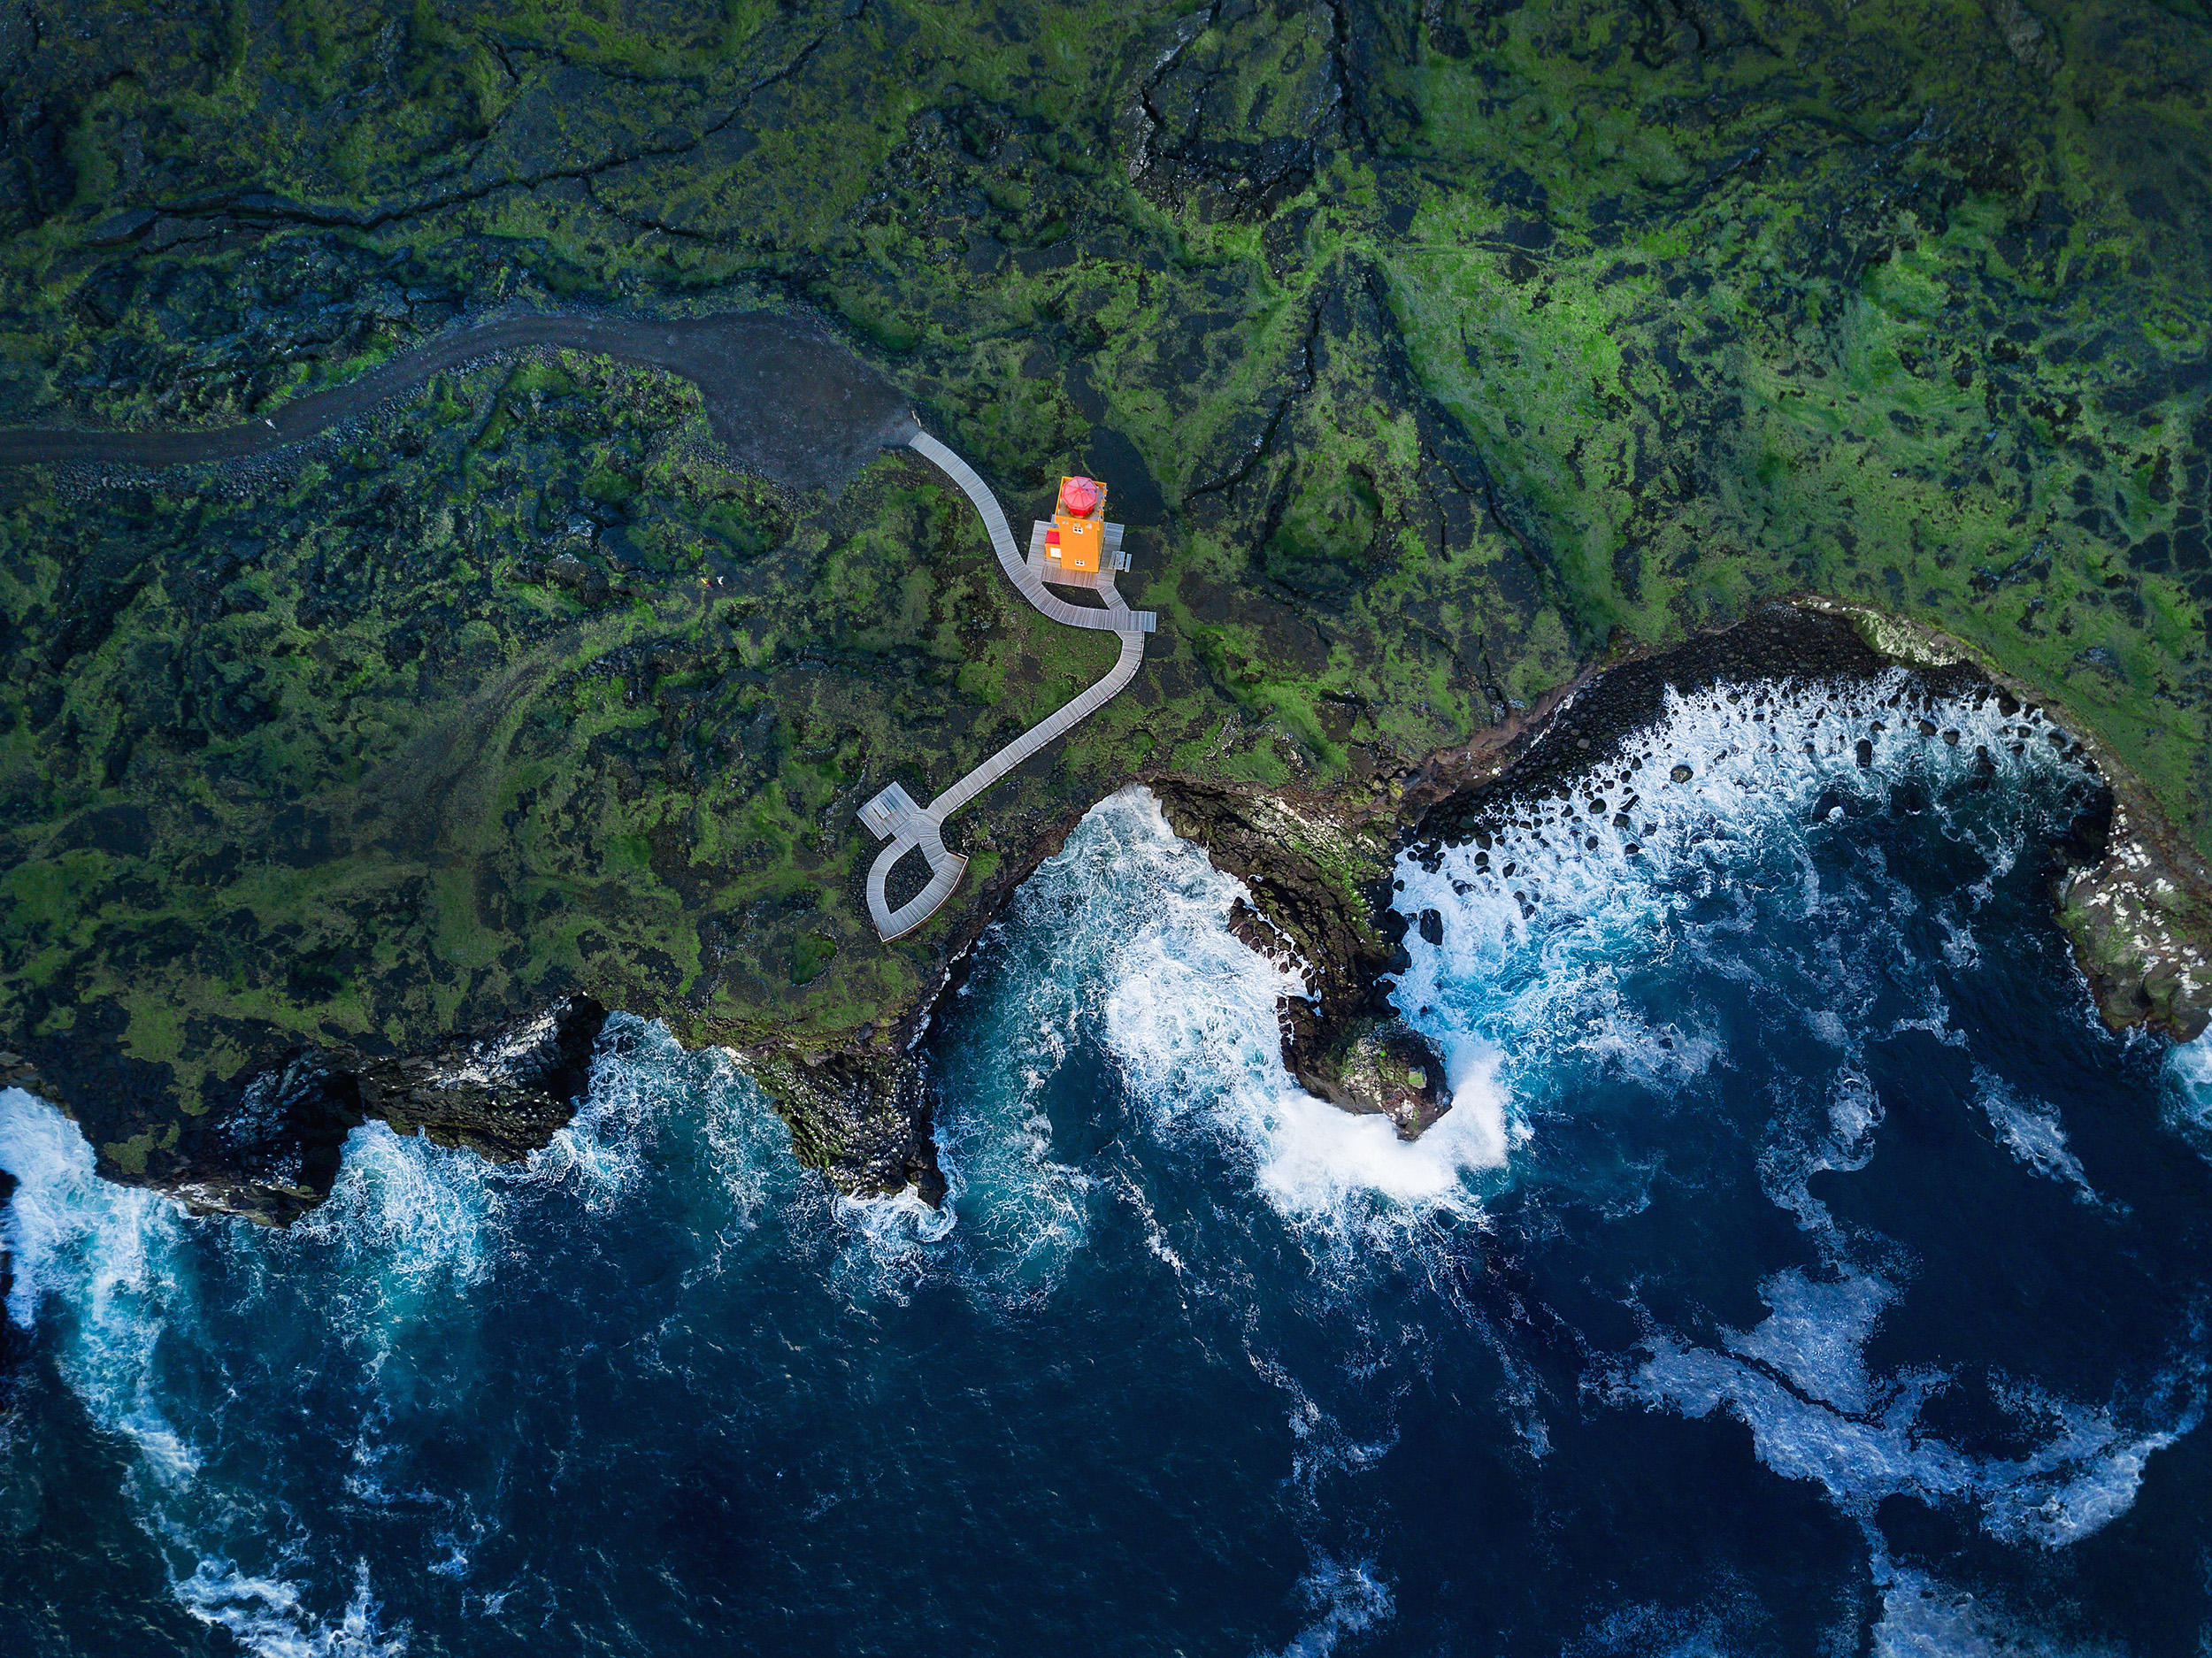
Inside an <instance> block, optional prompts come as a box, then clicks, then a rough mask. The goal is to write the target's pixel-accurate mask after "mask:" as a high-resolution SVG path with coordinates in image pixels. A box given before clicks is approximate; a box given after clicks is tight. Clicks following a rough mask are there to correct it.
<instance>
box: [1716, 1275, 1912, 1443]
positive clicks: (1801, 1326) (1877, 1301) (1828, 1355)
mask: <svg viewBox="0 0 2212 1658" xmlns="http://www.w3.org/2000/svg"><path fill="white" fill-rule="evenodd" d="M1895 1293H1896V1292H1895V1291H1893V1289H1892V1288H1891V1287H1890V1286H1888V1285H1886V1284H1885V1283H1883V1282H1882V1281H1881V1279H1879V1278H1871V1277H1869V1276H1868V1275H1866V1274H1865V1273H1863V1272H1851V1273H1847V1274H1846V1275H1845V1276H1843V1277H1842V1278H1837V1279H1834V1280H1833V1281H1831V1282H1825V1283H1816V1282H1814V1281H1812V1280H1810V1279H1809V1278H1806V1276H1805V1275H1804V1274H1803V1273H1802V1272H1799V1271H1788V1272H1781V1273H1777V1274H1776V1275H1775V1276H1774V1277H1773V1278H1769V1279H1768V1280H1767V1281H1766V1282H1765V1283H1763V1284H1762V1285H1761V1286H1759V1294H1760V1297H1761V1298H1762V1299H1763V1301H1765V1302H1766V1304H1767V1306H1768V1308H1769V1309H1770V1311H1769V1313H1768V1316H1766V1317H1765V1318H1764V1319H1763V1320H1761V1321H1760V1323H1759V1324H1756V1325H1755V1326H1754V1327H1753V1328H1752V1329H1751V1330H1750V1331H1749V1332H1745V1333H1740V1334H1739V1333H1736V1332H1731V1333H1730V1334H1729V1335H1728V1336H1727V1338H1726V1339H1725V1345H1726V1346H1727V1348H1728V1350H1729V1351H1730V1352H1731V1353H1735V1354H1740V1355H1742V1356H1743V1357H1745V1358H1747V1359H1757V1360H1759V1361H1760V1362H1763V1363H1764V1364H1766V1365H1768V1366H1770V1368H1772V1369H1774V1370H1778V1371H1780V1372H1781V1373H1782V1374H1783V1375H1784V1376H1786V1377H1787V1378H1789V1379H1790V1381H1791V1382H1792V1383H1793V1384H1794V1385H1795V1386H1796V1387H1797V1390H1798V1391H1799V1392H1800V1393H1804V1394H1805V1395H1807V1396H1808V1397H1809V1398H1812V1399H1816V1400H1818V1401H1820V1402H1821V1403H1823V1404H1824V1405H1830V1406H1832V1407H1834V1408H1835V1409H1838V1410H1840V1411H1845V1412H1849V1413H1853V1414H1856V1413H1861V1412H1864V1411H1866V1410H1868V1409H1871V1408H1872V1406H1873V1403H1874V1390H1873V1387H1872V1385H1871V1384H1870V1382H1869V1381H1868V1380H1867V1375H1866V1362H1865V1359H1864V1357H1863V1355H1862V1352H1861V1349H1862V1348H1863V1347H1865V1345H1866V1341H1867V1338H1868V1337H1870V1336H1871V1335H1872V1334H1873V1333H1874V1325H1875V1323H1876V1321H1877V1320H1878V1319H1879V1318H1880V1317H1881V1316H1882V1313H1883V1311H1884V1309H1886V1308H1887V1307H1888V1306H1889V1304H1890V1302H1891V1301H1892V1300H1893V1298H1894V1296H1895Z"/></svg>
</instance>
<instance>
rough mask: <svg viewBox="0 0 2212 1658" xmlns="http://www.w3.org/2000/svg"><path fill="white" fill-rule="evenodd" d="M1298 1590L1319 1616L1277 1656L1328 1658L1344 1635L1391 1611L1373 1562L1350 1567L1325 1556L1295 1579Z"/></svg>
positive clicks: (1363, 1629) (1370, 1624)
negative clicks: (1303, 1574)
mask: <svg viewBox="0 0 2212 1658" xmlns="http://www.w3.org/2000/svg"><path fill="white" fill-rule="evenodd" d="M1298 1594H1299V1598H1300V1599H1301V1600H1303V1601H1304V1602H1305V1604H1306V1606H1307V1607H1308V1608H1310V1610H1311V1611H1313V1612H1315V1613H1317V1614H1318V1615H1319V1616H1317V1617H1316V1618H1315V1619H1314V1621H1313V1622H1312V1623H1309V1624H1307V1625H1306V1626H1305V1628H1303V1629H1302V1630H1300V1631H1298V1633H1297V1634H1296V1635H1294V1636H1293V1637H1292V1638H1291V1639H1290V1642H1289V1644H1288V1645H1287V1646H1284V1647H1283V1648H1282V1649H1281V1652H1280V1658H1329V1654H1331V1653H1333V1652H1334V1651H1335V1650H1336V1649H1337V1646H1338V1644H1339V1643H1340V1642H1341V1641H1342V1640H1343V1639H1344V1638H1345V1637H1346V1636H1347V1635H1359V1634H1364V1633H1365V1632H1366V1631H1369V1630H1371V1629H1372V1628H1374V1627H1375V1626H1376V1625H1377V1624H1378V1623H1381V1622H1383V1621H1384V1620H1385V1619H1386V1618H1387V1617H1388V1616H1390V1614H1391V1612H1392V1610H1393V1604H1392V1600H1391V1595H1390V1587H1389V1585H1387V1584H1386V1583H1384V1582H1383V1581H1382V1580H1381V1579H1379V1577H1376V1576H1375V1562H1373V1561H1371V1560H1363V1561H1355V1562H1351V1563H1350V1564H1346V1563H1344V1562H1340V1561H1338V1560H1335V1559H1333V1558H1332V1557H1331V1556H1329V1555H1326V1554H1324V1555H1322V1556H1320V1557H1319V1558H1318V1559H1317V1561H1316V1562H1314V1567H1313V1570H1310V1571H1309V1572H1308V1573H1307V1574H1306V1575H1305V1576H1304V1577H1301V1578H1300V1579H1299V1580H1298Z"/></svg>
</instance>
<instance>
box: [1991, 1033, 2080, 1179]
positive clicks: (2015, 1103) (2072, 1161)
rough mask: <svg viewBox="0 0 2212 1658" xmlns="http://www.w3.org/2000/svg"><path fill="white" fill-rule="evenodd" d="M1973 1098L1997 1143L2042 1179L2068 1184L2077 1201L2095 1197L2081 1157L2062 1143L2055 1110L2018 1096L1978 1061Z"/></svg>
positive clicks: (2063, 1134) (2061, 1134)
mask: <svg viewBox="0 0 2212 1658" xmlns="http://www.w3.org/2000/svg"><path fill="white" fill-rule="evenodd" d="M1974 1102H1975V1104H1977V1105H1978V1106H1979V1107H1981V1109H1982V1110H1983V1112H1984V1113H1985V1115H1986V1116H1987V1117H1988V1118H1989V1122H1990V1126H1991V1127H1993V1128H1994V1129H1995V1130H1996V1131H1997V1143H1998V1144H1999V1145H2001V1146H2002V1147H2003V1148H2005V1149H2006V1150H2007V1151H2008V1152H2010V1153H2011V1154H2012V1155H2014V1156H2015V1157H2016V1158H2018V1159H2019V1160H2020V1161H2021V1162H2022V1163H2025V1164H2026V1165H2027V1166H2028V1167H2029V1168H2031V1169H2032V1170H2034V1171H2036V1173H2038V1174H2039V1175H2041V1176H2043V1177H2044V1178H2046V1179H2049V1180H2057V1181H2061V1182H2062V1183H2064V1184H2066V1185H2069V1186H2072V1187H2073V1188H2074V1196H2075V1198H2076V1199H2077V1200H2078V1201H2080V1202H2084V1203H2095V1202H2096V1201H2098V1198H2097V1194H2096V1192H2095V1190H2094V1189H2093V1188H2092V1187H2091V1186H2090V1184H2089V1176H2088V1174H2087V1173H2086V1172H2085V1171H2084V1170H2083V1168H2082V1166H2081V1159H2080V1158H2078V1157H2077V1156H2075V1155H2074V1154H2073V1151H2072V1149H2071V1148H2069V1147H2068V1145H2067V1144H2066V1130H2065V1128H2064V1127H2063V1126H2062V1125H2061V1124H2060V1122H2059V1120H2058V1113H2057V1112H2056V1111H2055V1110H2054V1109H2051V1108H2049V1107H2047V1106H2043V1105H2040V1104H2039V1103H2038V1102H2035V1101H2027V1100H2023V1099H2021V1098H2020V1097H2019V1095H2018V1094H2016V1092H2015V1091H2014V1090H2013V1089H2012V1088H2011V1087H2009V1086H2008V1085H2007V1084H2006V1083H2005V1081H2004V1079H2003V1078H2001V1077H1999V1076H1997V1075H1996V1074H1995V1073H1994V1072H1993V1071H1989V1070H1987V1069H1986V1068H1985V1067H1983V1066H1980V1065H1977V1066H1976V1067H1975V1068H1974Z"/></svg>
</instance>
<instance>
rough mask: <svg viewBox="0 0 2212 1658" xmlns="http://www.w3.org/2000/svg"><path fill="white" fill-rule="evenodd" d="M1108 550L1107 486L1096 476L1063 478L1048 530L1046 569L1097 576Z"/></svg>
mask: <svg viewBox="0 0 2212 1658" xmlns="http://www.w3.org/2000/svg"><path fill="white" fill-rule="evenodd" d="M1105 551H1106V486H1105V485H1104V484H1102V483H1100V482H1099V481H1098V480H1096V479H1094V478H1082V477H1073V478H1063V479H1062V480H1060V496H1059V499H1058V500H1057V501H1056V502H1055V503H1054V507H1053V514H1052V527H1051V528H1050V529H1048V530H1047V531H1046V532H1045V566H1046V569H1047V570H1048V572H1049V571H1051V570H1054V569H1057V570H1060V571H1063V572H1072V573H1074V574H1077V575H1083V576H1094V575H1096V574H1097V573H1098V572H1099V569H1100V566H1101V564H1102V563H1103V561H1104V557H1105ZM1047 579H1048V580H1049V579H1050V578H1049V576H1048V578H1047Z"/></svg>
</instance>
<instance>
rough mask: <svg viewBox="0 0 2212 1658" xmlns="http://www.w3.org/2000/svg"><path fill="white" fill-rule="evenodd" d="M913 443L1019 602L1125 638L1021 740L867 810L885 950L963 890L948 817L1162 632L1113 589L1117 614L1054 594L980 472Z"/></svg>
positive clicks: (917, 437)
mask: <svg viewBox="0 0 2212 1658" xmlns="http://www.w3.org/2000/svg"><path fill="white" fill-rule="evenodd" d="M907 443H908V447H909V448H910V449H913V450H915V452H916V453H918V454H919V455H921V456H923V457H926V459H928V460H929V461H930V462H932V463H933V464H935V465H936V466H937V467H938V469H939V470H940V471H941V472H944V474H945V475H946V476H947V477H949V478H950V479H951V480H953V482H955V483H956V484H958V485H959V486H960V488H961V492H962V493H963V494H964V495H966V496H967V497H968V499H969V500H970V501H971V502H972V503H974V504H975V510H976V511H977V512H978V513H979V514H981V516H982V518H983V527H984V530H985V531H986V533H988V534H989V536H990V538H991V547H992V550H993V551H995V552H996V553H997V554H998V562H999V565H1000V567H1001V568H1002V569H1003V570H1004V571H1005V572H1006V579H1007V580H1009V581H1011V582H1012V583H1013V584H1014V587H1015V588H1016V590H1017V591H1018V592H1019V593H1020V594H1021V595H1022V597H1024V598H1025V599H1026V600H1028V601H1029V603H1031V604H1033V605H1034V606H1035V607H1036V608H1037V610H1040V611H1041V612H1042V613H1043V614H1044V615H1046V616H1048V617H1050V618H1052V619H1053V620H1054V621H1056V622H1061V623H1064V624H1065V625H1066V626H1070V627H1088V628H1094V629H1097V630H1100V631H1102V632H1109V633H1118V634H1120V635H1121V655H1120V656H1118V657H1117V658H1116V659H1115V662H1114V665H1113V666H1112V667H1111V668H1110V669H1109V670H1108V671H1107V673H1106V676H1105V678H1103V679H1100V680H1099V681H1098V682H1097V683H1096V684H1094V685H1092V686H1089V687H1086V688H1085V689H1084V690H1083V692H1082V693H1081V694H1080V695H1078V696H1077V697H1076V698H1075V699H1074V700H1073V701H1072V702H1069V703H1067V704H1066V705H1065V706H1064V707H1063V708H1060V709H1058V710H1056V711H1055V712H1054V713H1053V714H1051V715H1050V716H1049V717H1048V718H1046V719H1044V720H1042V721H1041V722H1039V723H1038V724H1037V725H1033V726H1032V727H1030V729H1029V730H1027V731H1025V732H1024V733H1022V734H1021V735H1020V736H1018V737H1017V738H1015V739H1014V741H1011V742H1010V743H1008V744H1007V745H1006V746H1005V747H1004V748H1001V749H1000V750H999V751H998V752H997V753H996V754H995V755H993V756H991V757H990V758H989V759H987V760H986V761H985V762H984V763H983V764H981V765H979V766H977V767H976V768H975V770H974V771H971V772H969V773H968V774H967V776H965V777H964V778H962V779H960V780H959V781H958V782H956V783H955V784H954V785H953V786H952V787H950V788H949V789H947V790H946V791H945V792H944V793H943V794H940V795H938V796H937V798H936V799H935V800H933V801H932V802H930V803H929V804H928V805H927V806H918V805H916V804H915V803H914V800H913V797H912V796H911V795H910V794H908V793H907V792H906V791H905V790H904V789H903V788H902V787H899V785H897V784H896V783H894V784H892V785H891V787H888V788H887V789H885V790H884V791H883V792H882V793H880V794H878V795H877V796H876V797H875V798H874V799H872V800H871V801H870V802H868V803H867V804H866V805H864V806H863V807H862V808H861V809H860V821H861V822H863V823H864V824H866V825H868V828H869V830H870V832H871V833H873V834H874V835H875V836H876V838H877V839H878V840H880V841H887V843H888V844H887V845H886V846H885V847H884V848H883V850H882V851H880V852H879V853H877V854H876V861H875V863H874V864H872V866H871V867H870V869H869V871H868V915H869V918H870V919H871V920H872V921H873V922H874V923H875V924H876V931H877V933H880V934H881V935H882V938H883V941H884V942H885V943H887V944H888V943H889V942H890V941H891V940H893V939H897V938H903V937H904V936H905V935H906V934H908V933H911V932H912V931H913V930H914V929H915V928H916V927H918V926H920V925H922V923H923V922H925V921H926V920H928V919H929V918H930V917H932V916H933V915H935V914H936V913H937V911H938V910H939V908H940V907H941V905H942V904H943V903H944V902H945V900H947V899H948V898H949V897H951V896H952V894H953V891H954V889H955V888H956V887H958V886H959V885H960V877H961V873H962V871H964V870H966V868H967V867H968V860H967V859H965V858H964V857H962V856H959V855H958V854H957V853H955V852H950V851H948V850H947V849H946V848H945V840H944V825H945V819H946V818H947V817H950V816H951V815H952V814H953V813H954V812H956V811H958V810H960V809H961V808H962V807H963V806H965V805H966V804H967V803H968V802H970V801H972V800H973V799H974V798H975V797H976V796H977V795H979V794H981V793H983V791H984V790H985V789H987V788H988V787H991V785H992V784H994V783H995V782H997V781H998V780H999V779H1001V778H1002V777H1004V776H1005V775H1006V774H1007V773H1008V772H1009V771H1012V770H1013V769H1014V768H1015V767H1016V766H1018V765H1019V764H1021V763H1022V762H1023V761H1025V760H1026V759H1028V758H1029V757H1030V756H1032V755H1034V754H1036V753H1038V752H1040V751H1041V750H1042V749H1043V748H1047V747H1048V746H1050V745H1051V744H1052V743H1055V742H1056V741H1059V740H1060V739H1061V738H1062V737H1064V736H1065V735H1066V734H1067V733H1069V732H1071V731H1072V730H1074V729H1075V727H1076V726H1078V725H1081V724H1082V723H1083V722H1084V721H1085V720H1086V719H1088V718H1090V717H1091V716H1092V715H1093V714H1095V713H1096V712H1097V711H1098V710H1100V709H1102V708H1103V707H1105V706H1106V704H1107V703H1108V702H1111V701H1112V700H1113V698H1114V696H1115V695H1116V694H1118V692H1119V691H1120V690H1121V689H1122V687H1125V686H1126V685H1127V684H1128V683H1129V682H1130V681H1131V680H1132V679H1135V678H1136V677H1137V669H1138V667H1139V665H1140V664H1142V663H1143V661H1144V636H1145V635H1146V634H1147V633H1154V632H1156V631H1157V629H1158V627H1159V618H1158V617H1157V616H1156V615H1155V614H1154V613H1153V612H1152V611H1150V610H1130V609H1129V608H1128V607H1127V606H1126V605H1124V604H1121V603H1118V599H1119V597H1120V595H1118V594H1115V593H1113V592H1112V590H1111V589H1110V588H1109V589H1107V598H1108V603H1109V604H1110V606H1111V608H1110V609H1108V610H1088V609H1086V608H1085V607H1084V606H1082V605H1079V604H1071V603H1068V602H1067V601H1066V600H1065V599H1063V598H1061V597H1060V596H1059V595H1056V594H1054V593H1050V592H1048V591H1047V590H1046V588H1045V584H1044V581H1043V579H1042V578H1041V576H1039V574H1038V573H1037V572H1036V571H1034V570H1033V569H1032V568H1030V566H1029V564H1028V562H1027V561H1026V560H1025V559H1024V558H1023V557H1022V556H1021V553H1020V551H1019V549H1018V548H1017V547H1016V546H1015V542H1014V532H1013V531H1012V529H1011V528H1010V527H1009V526H1008V525H1007V522H1006V514H1005V511H1004V510H1002V508H1001V507H1000V506H999V503H998V497H997V496H996V495H993V494H992V493H991V487H990V486H989V485H988V484H987V483H985V482H984V481H983V480H982V479H981V478H980V477H979V476H978V475H977V473H976V470H975V468H973V467H972V466H971V465H969V464H968V463H967V462H965V461H964V460H962V459H961V458H960V457H959V456H957V455H956V454H954V453H953V452H952V450H950V449H947V448H946V447H945V446H944V445H943V444H942V443H940V442H939V441H937V440H936V439H935V438H933V437H932V436H930V435H929V434H928V433H926V432H917V433H916V434H914V435H913V436H912V437H911V438H910V439H908V440H907ZM915 848H921V853H922V856H923V857H924V858H925V859H926V860H927V861H928V864H929V885H928V886H926V887H923V888H922V890H921V891H920V892H918V893H917V894H915V895H914V896H913V897H911V898H910V899H909V900H907V902H904V903H902V904H901V905H900V906H899V907H898V908H897V909H896V910H894V909H892V908H891V905H890V901H889V900H888V899H887V897H886V896H885V895H884V883H885V882H886V881H887V880H888V879H890V875H891V866H892V865H893V864H896V863H897V862H898V861H899V860H900V859H901V858H902V857H904V856H906V855H907V854H908V853H909V852H911V851H913V850H914V849H915Z"/></svg>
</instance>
